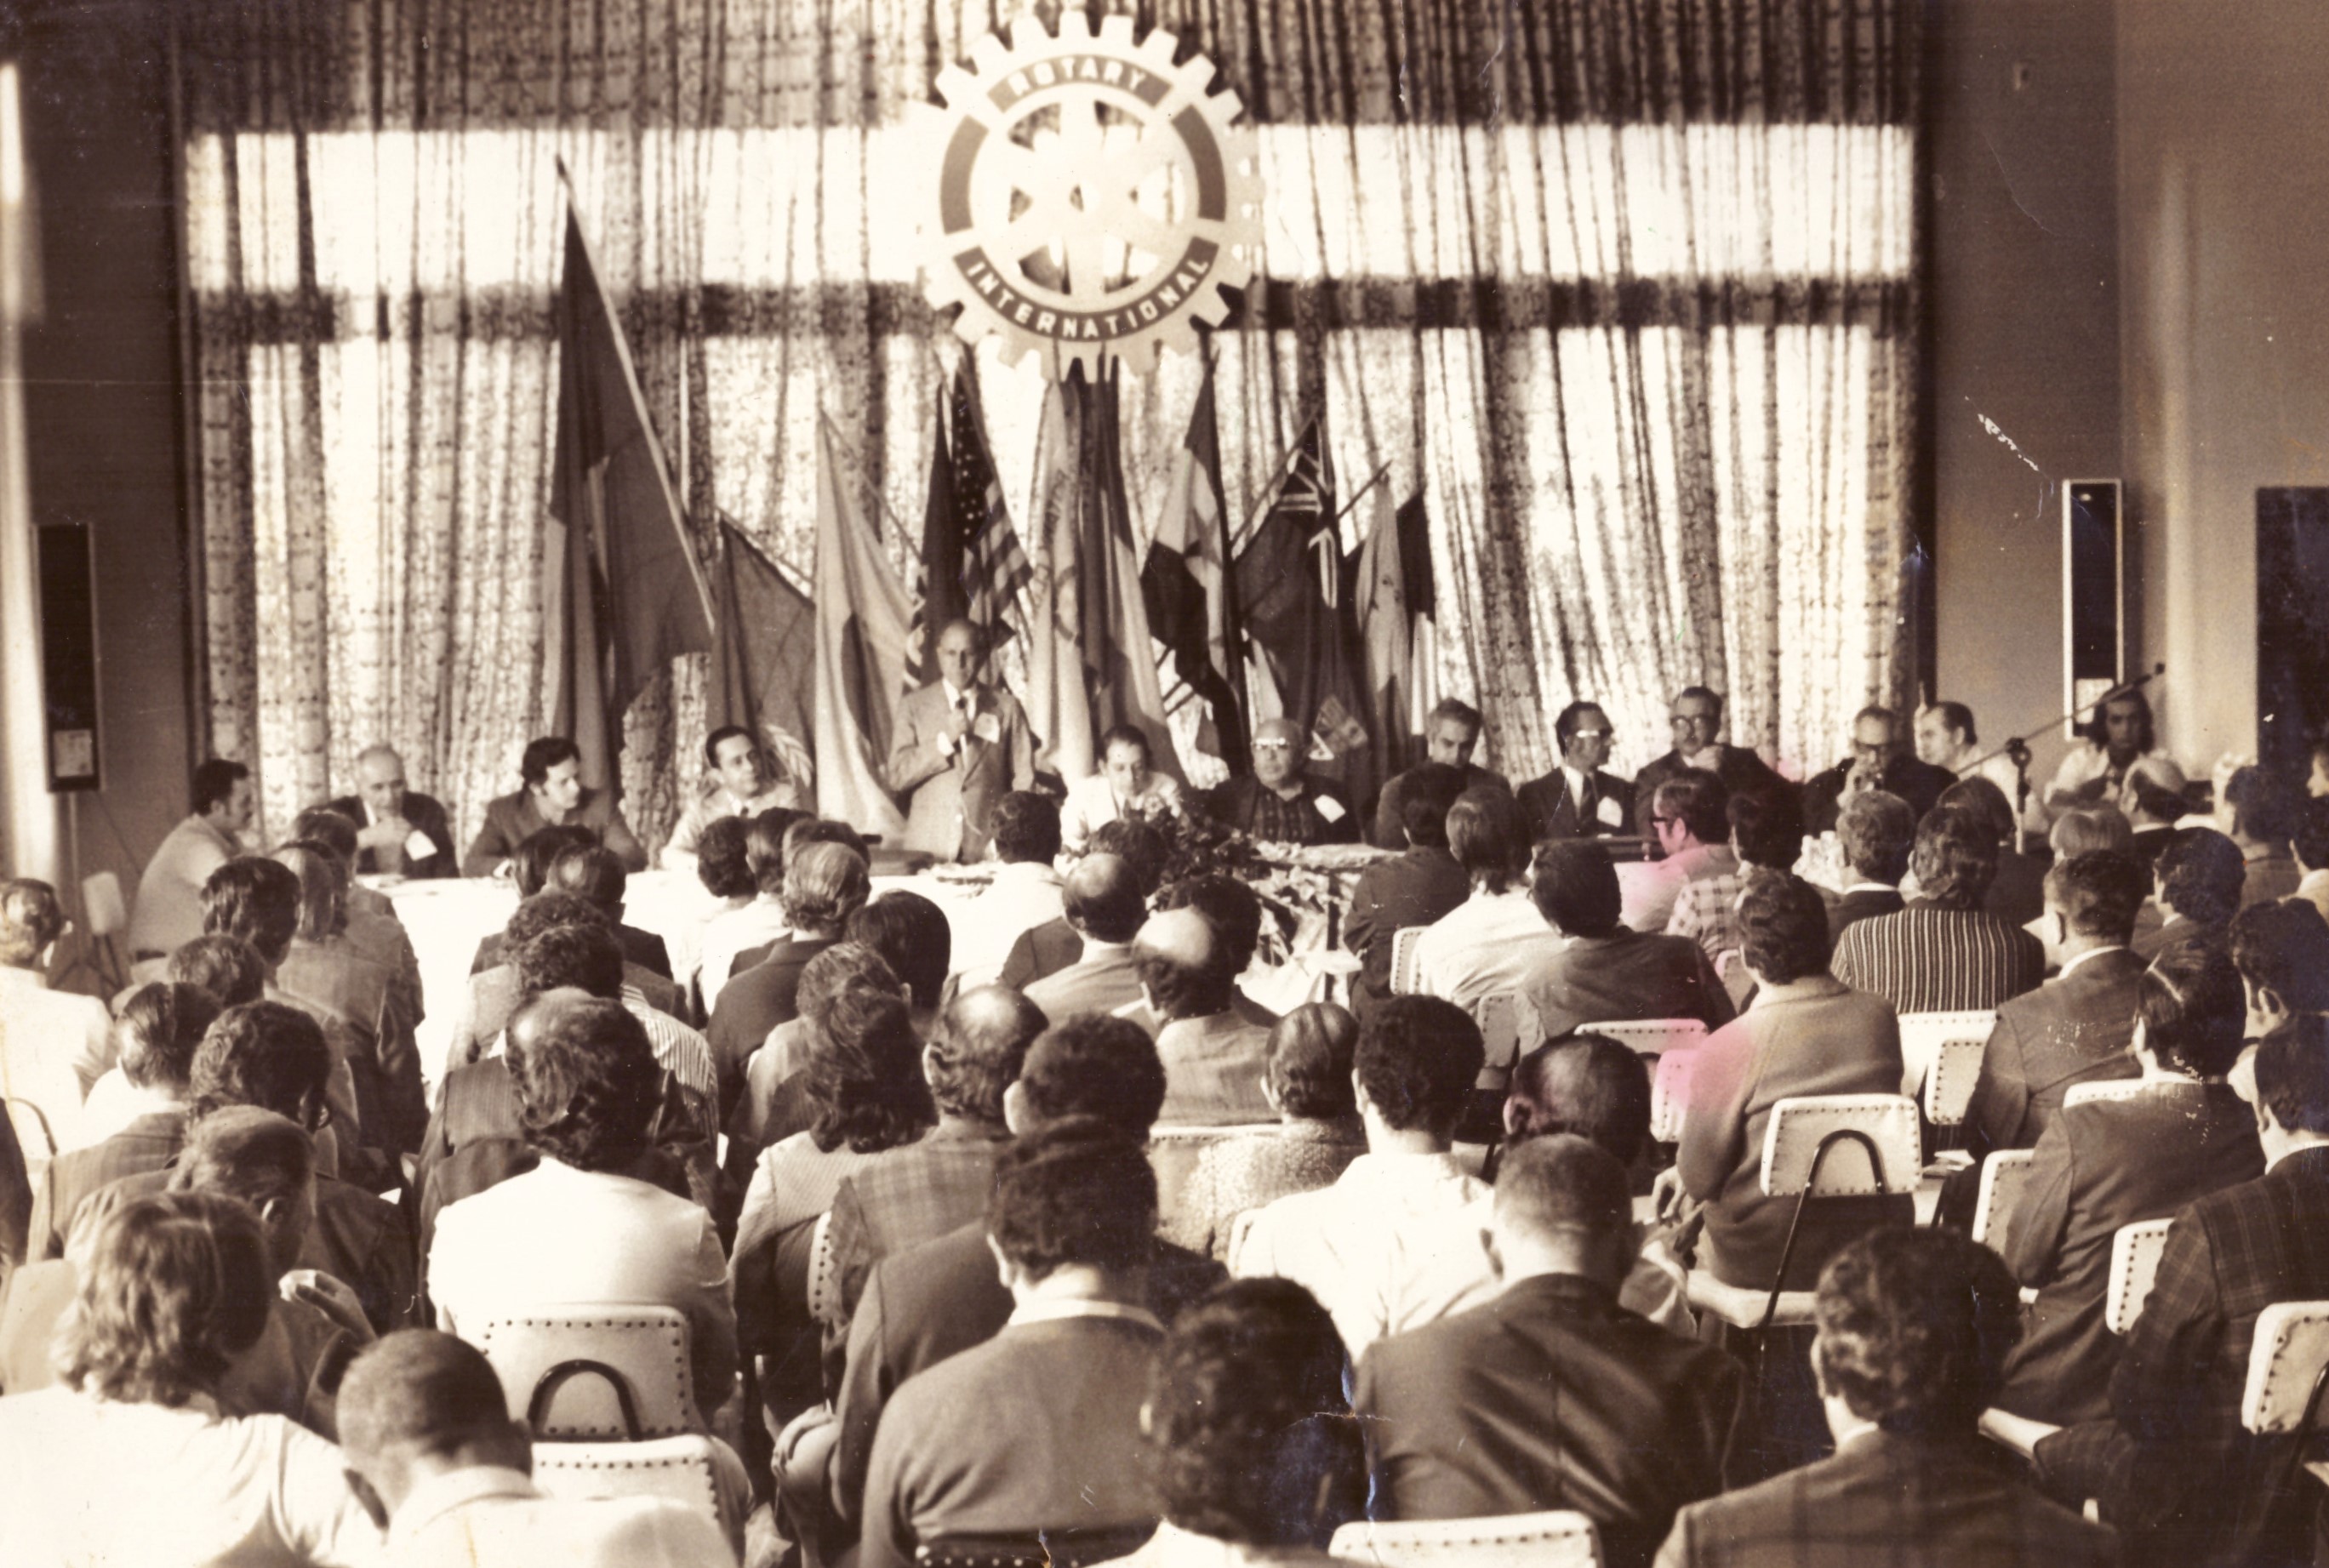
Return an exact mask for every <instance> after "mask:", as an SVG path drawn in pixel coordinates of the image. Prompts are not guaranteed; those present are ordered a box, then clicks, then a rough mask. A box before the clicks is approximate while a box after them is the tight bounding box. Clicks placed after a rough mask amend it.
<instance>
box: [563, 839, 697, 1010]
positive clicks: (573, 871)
mask: <svg viewBox="0 0 2329 1568" xmlns="http://www.w3.org/2000/svg"><path fill="white" fill-rule="evenodd" d="M549 885H550V886H551V887H555V888H557V889H558V890H559V891H560V892H561V893H571V894H573V895H574V896H575V897H577V898H580V899H582V900H583V901H584V902H586V903H588V904H589V905H590V906H592V907H593V908H595V909H597V910H598V911H599V914H601V915H605V916H606V917H607V925H608V929H609V930H611V931H613V932H614V934H615V940H616V941H618V942H619V943H621V944H622V945H623V962H625V963H628V964H634V965H636V966H637V967H638V968H640V969H644V970H646V971H647V972H649V973H651V974H654V975H655V976H656V977H657V978H658V979H662V980H669V979H671V978H672V973H671V949H670V946H669V945H668V944H665V941H664V939H663V938H662V937H660V936H657V935H656V934H655V933H654V932H652V931H642V930H640V929H639V928H638V927H637V926H636V925H625V924H624V923H623V895H624V894H625V893H626V892H627V890H628V888H629V886H630V873H629V872H627V871H626V870H625V869H623V862H622V859H621V858H620V857H619V856H618V855H617V854H616V853H615V852H614V851H613V850H603V849H600V848H599V846H598V845H596V844H584V845H580V846H578V847H577V848H574V849H571V850H563V851H561V853H560V855H559V857H558V859H555V860H553V861H552V862H551V864H550V883H549Z"/></svg>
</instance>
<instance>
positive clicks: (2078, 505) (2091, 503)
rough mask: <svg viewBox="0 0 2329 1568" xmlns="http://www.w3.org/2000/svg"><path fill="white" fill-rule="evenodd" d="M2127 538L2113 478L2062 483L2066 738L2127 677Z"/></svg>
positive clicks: (2063, 701)
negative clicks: (2105, 693)
mask: <svg viewBox="0 0 2329 1568" xmlns="http://www.w3.org/2000/svg"><path fill="white" fill-rule="evenodd" d="M2125 679H2126V538H2125V532H2124V522H2123V518H2122V514H2121V508H2120V505H2119V482H2118V481H2117V480H2116V479H2073V480H2071V481H2070V483H2069V484H2065V485H2063V486H2062V699H2063V700H2062V706H2063V708H2064V709H2068V710H2070V722H2069V723H2068V724H2067V725H2066V726H2065V727H2064V728H2065V731H2066V736H2065V738H2068V739H2076V738H2077V737H2078V734H2079V728H2080V726H2081V723H2082V721H2083V719H2084V718H2085V717H2086V715H2085V714H2084V713H2083V710H2084V709H2087V708H2088V707H2089V706H2091V705H2092V704H2093V703H2095V702H2096V701H2098V700H2099V699H2101V697H2102V695H2103V693H2104V692H2106V691H2108V690H2110V689H2111V688H2112V687H2114V686H2117V684H2118V683H2119V682H2120V681H2124V680H2125Z"/></svg>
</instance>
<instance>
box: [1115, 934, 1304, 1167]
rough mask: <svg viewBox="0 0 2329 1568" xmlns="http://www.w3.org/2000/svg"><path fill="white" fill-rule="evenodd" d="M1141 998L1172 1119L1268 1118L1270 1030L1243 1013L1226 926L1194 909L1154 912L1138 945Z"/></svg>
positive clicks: (1203, 1122) (1193, 1122)
mask: <svg viewBox="0 0 2329 1568" xmlns="http://www.w3.org/2000/svg"><path fill="white" fill-rule="evenodd" d="M1133 961H1134V963H1135V965H1136V970H1137V972H1138V974H1139V977H1140V995H1141V1000H1142V1003H1143V1006H1144V1008H1145V1009H1146V1012H1147V1014H1148V1016H1149V1017H1151V1018H1152V1019H1155V1026H1156V1054H1157V1055H1158V1056H1160V1057H1162V1058H1163V1059H1164V1062H1165V1109H1164V1111H1163V1113H1162V1114H1161V1117H1160V1120H1162V1121H1164V1122H1168V1123H1180V1124H1184V1125H1189V1126H1198V1127H1209V1126H1219V1125H1221V1124H1224V1123H1231V1122H1268V1121H1270V1120H1272V1119H1273V1118H1274V1117H1275V1116H1276V1114H1277V1113H1276V1112H1275V1111H1274V1110H1273V1109H1272V1107H1271V1106H1270V1103H1269V1101H1268V1098H1267V1097H1266V1096H1265V1095H1264V1094H1263V1093H1262V1072H1263V1066H1264V1063H1265V1061H1266V1052H1267V1049H1268V1038H1269V1030H1268V1026H1266V1025H1263V1024H1259V1023H1256V1022H1254V1021H1253V1020H1252V1019H1249V1018H1247V1017H1246V1016H1245V1015H1244V1014H1243V1013H1241V1012H1240V1011H1239V1010H1238V1008H1237V1006H1236V1000H1237V976H1238V972H1237V969H1236V968H1235V967H1234V965H1235V962H1236V960H1235V959H1234V957H1233V956H1232V954H1231V948H1230V944H1229V941H1228V940H1227V939H1226V938H1225V937H1224V936H1223V935H1222V934H1221V930H1220V928H1219V927H1218V926H1216V925H1214V924H1213V923H1212V921H1210V920H1208V919H1206V918H1205V917H1204V916H1203V915H1201V914H1199V913H1198V912H1197V911H1196V910H1195V909H1193V908H1181V909H1167V910H1165V912H1164V913H1162V914H1160V915H1150V916H1149V917H1148V920H1147V923H1146V925H1142V926H1141V928H1140V934H1139V936H1138V937H1136V938H1135V939H1134V942H1133Z"/></svg>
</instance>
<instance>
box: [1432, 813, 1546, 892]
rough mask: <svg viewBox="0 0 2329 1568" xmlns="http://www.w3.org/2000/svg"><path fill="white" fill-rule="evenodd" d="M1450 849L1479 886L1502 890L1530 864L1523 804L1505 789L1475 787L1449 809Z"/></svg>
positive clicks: (1448, 838)
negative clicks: (1521, 806)
mask: <svg viewBox="0 0 2329 1568" xmlns="http://www.w3.org/2000/svg"><path fill="white" fill-rule="evenodd" d="M1447 852H1448V853H1449V854H1451V855H1453V856H1455V857H1456V863H1457V865H1459V866H1461V867H1463V868H1464V869H1465V871H1466V874H1468V875H1469V876H1470V877H1471V878H1472V881H1473V884H1474V885H1475V886H1476V887H1483V888H1485V889H1486V890H1487V891H1489V892H1491V893H1502V892H1504V890H1506V889H1507V888H1509V887H1512V885H1513V883H1514V882H1517V881H1518V880H1520V878H1521V871H1522V868H1523V867H1524V866H1526V865H1527V864H1528V856H1529V840H1528V829H1527V827H1526V826H1525V825H1524V824H1523V822H1522V820H1521V808H1520V805H1519V803H1517V802H1516V801H1514V800H1513V797H1512V796H1510V795H1508V794H1506V793H1504V791H1502V790H1475V791H1473V792H1472V793H1470V794H1467V795H1465V796H1463V797H1461V798H1460V799H1458V800H1457V803H1455V804H1454V805H1452V806H1450V807H1448V808H1447Z"/></svg>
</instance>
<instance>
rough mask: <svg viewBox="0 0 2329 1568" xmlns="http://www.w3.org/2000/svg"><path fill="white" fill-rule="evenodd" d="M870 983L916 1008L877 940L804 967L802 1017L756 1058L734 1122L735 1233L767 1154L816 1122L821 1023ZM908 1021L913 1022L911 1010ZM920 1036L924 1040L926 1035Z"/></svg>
mask: <svg viewBox="0 0 2329 1568" xmlns="http://www.w3.org/2000/svg"><path fill="white" fill-rule="evenodd" d="M868 907H869V908H870V907H871V906H870V905H869V906H868ZM940 918H941V919H943V918H944V916H940ZM864 986H870V987H872V989H874V990H876V991H890V992H891V993H892V994H894V995H896V996H897V997H898V999H899V1000H900V1001H905V1002H906V1003H907V1005H908V1007H909V1008H910V1007H911V1006H912V1003H911V1001H910V999H909V998H908V997H907V995H906V989H905V982H904V981H901V980H900V979H899V977H898V972H897V970H896V969H895V968H894V967H892V966H891V963H890V961H889V960H888V959H886V958H883V957H882V955H881V953H878V952H876V951H875V950H874V948H873V945H872V944H871V943H866V942H859V941H849V942H842V943H837V944H834V945H833V946H831V947H828V948H826V949H825V951H824V952H823V953H818V954H817V955H816V957H815V958H812V959H810V960H809V961H808V962H807V964H806V966H804V967H803V969H802V970H801V983H800V991H799V992H798V995H797V1001H798V1005H799V1008H800V1014H799V1016H798V1017H797V1018H795V1019H790V1020H788V1021H787V1022H786V1023H784V1024H781V1025H779V1026H778V1028H776V1029H774V1030H773V1031H771V1032H770V1033H769V1036H768V1044H767V1045H765V1046H762V1047H760V1048H759V1050H757V1051H755V1052H753V1053H752V1059H751V1061H750V1064H749V1065H748V1066H747V1067H746V1068H745V1073H744V1093H743V1095H742V1097H741V1098H740V1099H739V1100H738V1101H737V1102H736V1108H735V1110H734V1111H733V1112H731V1113H730V1114H729V1117H728V1152H727V1156H726V1158H725V1160H723V1161H722V1163H721V1202H720V1207H719V1208H718V1209H717V1210H716V1211H715V1212H717V1213H718V1214H719V1215H720V1216H721V1218H722V1220H723V1222H724V1223H726V1224H727V1225H729V1226H730V1227H731V1229H732V1226H733V1223H734V1215H735V1213H736V1211H737V1210H738V1209H740V1208H741V1207H742V1206H743V1202H744V1193H745V1190H746V1188H750V1186H751V1184H752V1182H753V1180H754V1179H755V1177H756V1175H757V1173H758V1172H759V1166H760V1153H761V1151H762V1150H767V1149H772V1148H774V1147H776V1145H778V1144H779V1143H782V1142H783V1141H785V1140H786V1139H787V1138H791V1137H793V1136H795V1135H796V1134H797V1133H801V1132H806V1131H808V1130H809V1128H811V1127H812V1126H814V1125H816V1119H817V1115H818V1109H817V1102H816V1097H815V1096H814V1095H812V1094H810V1093H809V1063H810V1060H811V1058H812V1057H813V1056H815V1055H816V1048H815V1047H816V1030H817V1029H818V1028H820V1027H821V1026H820V1024H819V1021H818V1020H820V1019H823V1018H824V1016H825V1009H828V1008H829V1007H831V1006H832V1005H833V1001H834V998H835V997H837V996H839V995H840V994H841V993H842V992H843V991H848V990H851V989H853V988H855V987H864ZM907 1017H908V1019H909V1021H910V1020H911V1019H912V1014H911V1012H909V1013H908V1015H907ZM914 1033H915V1038H918V1039H919V1038H922V1032H921V1031H920V1030H919V1029H917V1030H915V1031H914ZM731 1239H732V1237H731Z"/></svg>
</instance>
